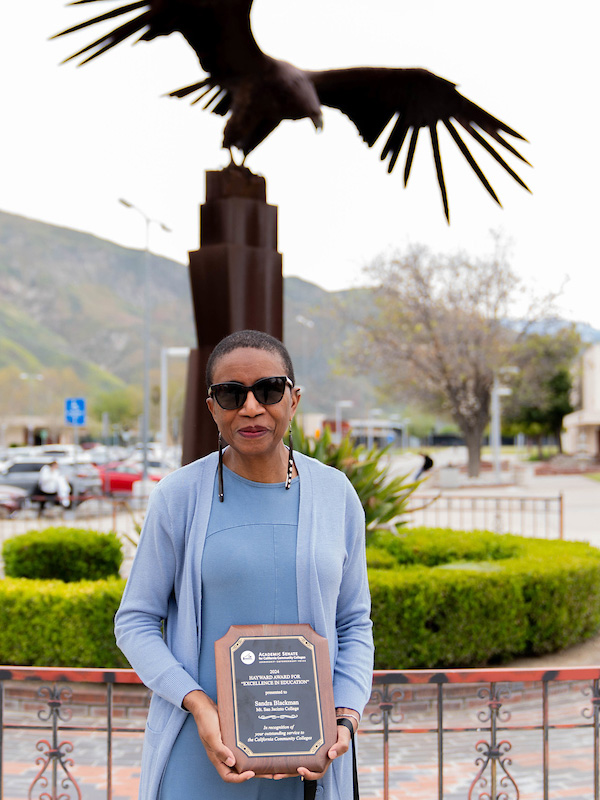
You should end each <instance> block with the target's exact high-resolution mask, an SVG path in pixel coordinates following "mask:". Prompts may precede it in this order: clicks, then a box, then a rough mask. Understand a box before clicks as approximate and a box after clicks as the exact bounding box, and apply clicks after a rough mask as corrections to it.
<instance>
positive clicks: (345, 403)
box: [335, 400, 354, 444]
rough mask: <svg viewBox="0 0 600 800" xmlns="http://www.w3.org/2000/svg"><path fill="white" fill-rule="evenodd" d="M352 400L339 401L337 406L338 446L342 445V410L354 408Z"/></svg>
mask: <svg viewBox="0 0 600 800" xmlns="http://www.w3.org/2000/svg"><path fill="white" fill-rule="evenodd" d="M353 405H354V403H353V402H352V400H338V401H337V402H336V404H335V437H336V441H337V444H341V443H342V439H343V436H342V408H352V406H353Z"/></svg>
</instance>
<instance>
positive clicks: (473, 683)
mask: <svg viewBox="0 0 600 800" xmlns="http://www.w3.org/2000/svg"><path fill="white" fill-rule="evenodd" d="M599 678H600V667H577V668H569V669H561V670H552V669H549V670H536V669H517V670H509V669H482V670H408V671H398V672H376V673H375V674H374V676H373V687H374V688H373V696H372V699H371V706H370V708H369V709H368V713H367V714H366V715H365V718H363V719H364V724H363V725H362V726H361V733H362V736H361V742H360V743H361V744H362V743H363V742H364V741H368V740H369V739H371V737H373V739H378V740H379V744H378V746H379V748H380V752H381V765H382V769H381V775H376V776H375V780H374V781H373V780H371V781H369V780H368V777H371V776H368V777H365V775H364V774H363V787H362V788H363V790H366V791H363V795H362V796H363V797H364V796H367V797H382V798H383V800H390V799H391V798H401V797H402V798H407V797H410V798H411V800H420V798H423V799H425V798H427V800H435V798H437V800H447V799H448V798H462V799H463V800H475V799H477V800H519V799H520V798H523V799H524V798H532V799H533V798H536V800H537V799H538V798H541V799H542V800H550V798H552V800H560V798H565V800H566V798H575V797H576V798H577V800H588V798H589V800H592V798H593V800H598V798H599V797H600V787H599V710H600V693H599V685H598V684H599ZM509 736H510V739H509ZM365 755H366V761H369V756H368V753H367V754H364V753H363V756H365ZM360 757H361V756H360V754H359V759H360ZM371 760H372V759H371Z"/></svg>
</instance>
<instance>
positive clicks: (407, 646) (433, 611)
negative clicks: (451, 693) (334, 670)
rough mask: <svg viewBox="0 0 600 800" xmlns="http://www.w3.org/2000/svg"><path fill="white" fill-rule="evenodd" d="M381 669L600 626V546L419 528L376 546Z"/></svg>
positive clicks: (467, 656)
mask: <svg viewBox="0 0 600 800" xmlns="http://www.w3.org/2000/svg"><path fill="white" fill-rule="evenodd" d="M367 563H368V564H369V581H370V586H371V596H372V602H373V612H372V617H373V621H374V635H375V645H376V653H375V666H376V668H377V669H425V668H434V667H473V666H480V665H482V664H489V663H501V662H503V661H506V660H508V659H510V658H514V657H515V656H520V655H541V654H544V653H552V652H556V651H557V650H560V649H562V648H564V647H569V646H570V645H573V644H576V643H578V642H581V641H582V640H584V639H586V638H588V637H589V636H592V635H593V634H594V633H596V632H597V631H598V630H599V629H600V551H599V550H597V549H595V548H593V547H591V546H590V545H588V544H583V543H579V542H562V541H547V540H539V539H527V538H525V537H520V536H513V535H510V534H502V535H499V534H493V533H490V532H487V531H483V532H468V533H466V532H462V531H451V530H445V529H433V530H432V529H429V528H422V529H412V530H411V531H409V532H406V533H401V534H399V535H395V534H392V533H386V532H378V533H376V534H375V537H374V538H373V540H372V544H371V546H370V547H368V548H367Z"/></svg>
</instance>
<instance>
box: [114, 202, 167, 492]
mask: <svg viewBox="0 0 600 800" xmlns="http://www.w3.org/2000/svg"><path fill="white" fill-rule="evenodd" d="M119 203H122V205H124V206H125V207H126V208H132V209H133V210H134V211H137V212H138V214H140V215H141V216H142V218H143V219H144V222H145V223H146V238H145V244H144V335H143V338H144V405H143V411H142V485H143V487H144V489H145V488H146V487H147V485H148V436H149V429H150V225H152V223H155V224H156V225H159V226H160V227H161V228H162V229H163V231H166V232H167V233H170V232H171V229H170V228H168V227H167V226H166V225H165V224H164V223H163V222H160V220H157V219H152V218H151V217H149V216H148V215H147V214H146V213H144V212H143V211H142V210H141V209H140V208H138V207H137V206H134V205H133V203H130V202H129V201H128V200H124V199H123V198H122V197H121V198H120V199H119Z"/></svg>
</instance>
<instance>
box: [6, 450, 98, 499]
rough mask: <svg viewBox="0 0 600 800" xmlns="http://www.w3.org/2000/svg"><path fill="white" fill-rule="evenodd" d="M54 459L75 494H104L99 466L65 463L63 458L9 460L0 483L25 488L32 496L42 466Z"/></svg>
mask: <svg viewBox="0 0 600 800" xmlns="http://www.w3.org/2000/svg"><path fill="white" fill-rule="evenodd" d="M53 461H57V462H58V465H59V467H60V470H61V472H62V474H63V475H64V476H65V478H66V479H67V480H68V482H69V484H70V485H71V490H72V493H73V494H74V495H78V496H83V497H89V495H100V494H102V479H101V477H100V473H99V471H98V468H97V467H95V466H94V465H93V464H78V463H76V464H73V463H72V462H67V463H65V460H64V459H62V458H56V459H54V458H52V457H48V458H37V459H35V460H34V459H28V458H19V459H14V460H12V461H9V462H8V463H7V464H5V465H4V466H3V467H2V469H0V483H2V484H5V485H8V486H17V487H19V488H21V489H25V491H26V492H27V494H28V495H29V496H31V495H32V494H33V493H34V491H35V488H36V486H37V485H38V480H39V476H40V470H41V468H42V467H43V466H44V465H45V464H51V463H52V462H53Z"/></svg>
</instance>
